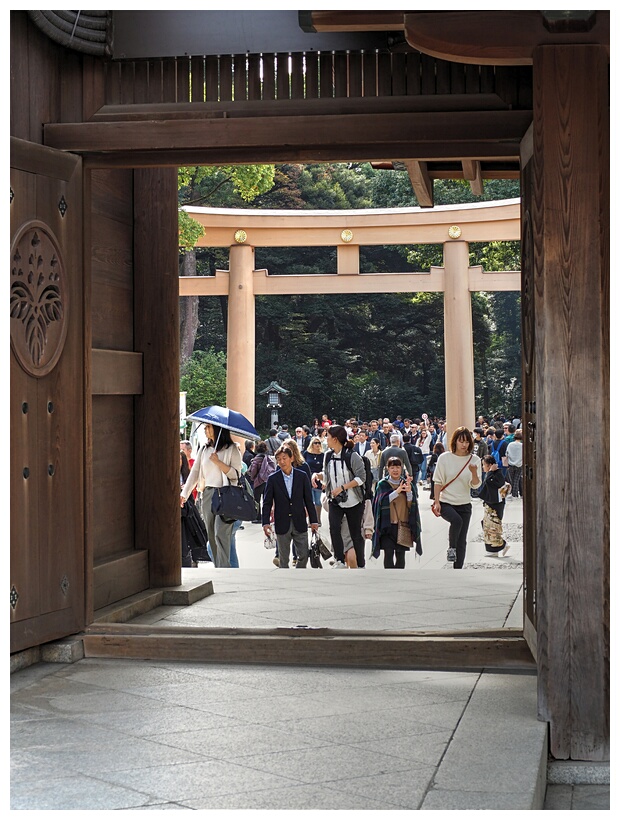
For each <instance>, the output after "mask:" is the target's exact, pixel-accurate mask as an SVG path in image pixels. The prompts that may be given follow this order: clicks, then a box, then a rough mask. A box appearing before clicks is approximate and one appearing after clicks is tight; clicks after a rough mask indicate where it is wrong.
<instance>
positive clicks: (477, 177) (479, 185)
mask: <svg viewBox="0 0 620 820" xmlns="http://www.w3.org/2000/svg"><path fill="white" fill-rule="evenodd" d="M461 164H462V166H463V179H466V180H468V181H469V187H470V188H471V192H472V194H473V195H474V196H482V195H483V194H484V182H483V181H482V166H481V164H480V162H478V161H477V160H471V159H464V160H463V161H462V163H461Z"/></svg>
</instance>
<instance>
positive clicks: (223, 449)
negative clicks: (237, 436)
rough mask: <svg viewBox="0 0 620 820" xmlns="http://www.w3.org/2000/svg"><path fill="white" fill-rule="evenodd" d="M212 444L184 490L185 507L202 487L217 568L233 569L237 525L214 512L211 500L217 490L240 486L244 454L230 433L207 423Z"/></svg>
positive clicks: (204, 450)
mask: <svg viewBox="0 0 620 820" xmlns="http://www.w3.org/2000/svg"><path fill="white" fill-rule="evenodd" d="M205 427H206V433H207V439H208V443H207V445H206V446H205V447H201V449H200V451H199V452H198V455H197V456H196V461H195V462H194V466H193V467H192V469H191V472H190V474H189V476H188V479H187V481H186V482H185V485H184V486H183V489H182V490H181V506H183V505H184V504H185V502H186V500H187V499H188V497H189V495H190V493H191V492H192V490H193V489H194V487H196V486H197V487H198V492H199V494H200V495H199V496H198V501H199V508H200V513H201V515H202V517H203V519H204V522H205V525H206V527H207V534H208V536H209V544H210V545H211V552H212V553H213V563H214V564H215V566H216V567H230V544H231V541H232V535H233V524H234V522H232V521H231V522H230V523H227V522H226V521H224V519H223V518H221V517H220V516H219V515H214V514H213V511H212V510H211V499H212V498H213V491H214V489H215V488H216V487H223V486H224V485H225V484H237V482H238V479H239V476H240V475H241V453H240V452H239V448H238V447H237V445H236V444H235V443H234V441H233V440H232V438H231V435H230V431H229V430H225V429H224V428H223V427H216V426H215V425H211V424H207V425H205Z"/></svg>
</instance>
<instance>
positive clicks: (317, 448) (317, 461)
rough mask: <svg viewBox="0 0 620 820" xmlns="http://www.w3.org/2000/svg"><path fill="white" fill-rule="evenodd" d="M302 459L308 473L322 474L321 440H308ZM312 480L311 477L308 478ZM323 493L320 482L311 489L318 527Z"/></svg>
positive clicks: (314, 438) (315, 437)
mask: <svg viewBox="0 0 620 820" xmlns="http://www.w3.org/2000/svg"><path fill="white" fill-rule="evenodd" d="M302 456H303V458H304V459H305V461H306V464H307V465H308V467H309V468H310V473H311V474H312V473H322V472H323V464H324V462H325V453H324V452H323V447H322V446H321V439H320V438H319V437H318V436H314V437H313V438H312V439H311V440H310V444H309V445H308V449H307V450H304V452H303V453H302ZM310 479H312V475H311V476H310ZM322 492H323V485H322V484H321V482H320V481H317V485H316V487H313V488H312V501H313V503H314V506H315V508H316V516H317V521H318V522H319V525H320V524H321V510H322V507H321V493H322Z"/></svg>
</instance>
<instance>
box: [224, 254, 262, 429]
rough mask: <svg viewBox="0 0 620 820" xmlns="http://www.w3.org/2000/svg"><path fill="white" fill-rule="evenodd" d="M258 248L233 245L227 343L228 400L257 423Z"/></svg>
mask: <svg viewBox="0 0 620 820" xmlns="http://www.w3.org/2000/svg"><path fill="white" fill-rule="evenodd" d="M253 273H254V248H253V247H251V246H250V245H235V246H233V247H231V249H230V275H229V285H228V339H227V344H226V350H227V356H226V358H227V362H226V404H227V406H228V407H230V408H232V409H233V410H237V411H238V412H239V413H243V415H244V416H247V418H248V419H249V420H250V421H251V422H252V423H254V392H255V391H254V379H255V373H254V369H255V367H254V364H255V350H254V348H255V337H256V333H255V325H254V323H255V307H254V281H253Z"/></svg>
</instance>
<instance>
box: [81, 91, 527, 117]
mask: <svg viewBox="0 0 620 820" xmlns="http://www.w3.org/2000/svg"><path fill="white" fill-rule="evenodd" d="M510 108H511V106H510V105H509V104H508V103H507V102H506V100H504V99H503V98H502V97H501V96H499V94H402V95H397V96H393V97H327V98H317V99H299V100H297V99H291V100H235V101H234V102H230V101H224V102H186V103H132V104H124V105H120V104H119V105H104V106H102V107H101V108H100V109H99V110H98V111H97V112H95V113H94V114H93V116H92V117H89V121H90V122H113V121H121V122H122V121H126V122H130V121H133V120H135V121H138V120H149V121H152V120H174V119H182V120H190V119H198V120H203V119H217V118H221V119H232V118H235V117H240V118H243V117H273V116H276V117H282V116H288V117H293V116H295V117H299V116H301V117H306V116H325V115H334V114H366V115H368V114H381V115H383V114H395V113H396V114H397V113H401V112H407V111H418V112H431V111H432V112H441V111H443V112H448V111H508V110H509V109H510Z"/></svg>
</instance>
